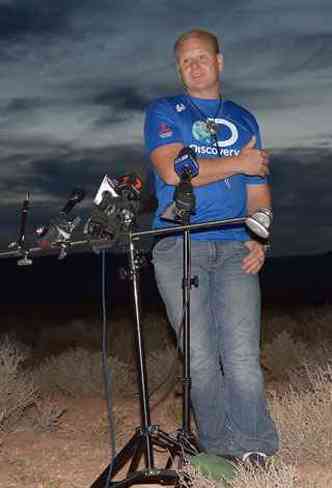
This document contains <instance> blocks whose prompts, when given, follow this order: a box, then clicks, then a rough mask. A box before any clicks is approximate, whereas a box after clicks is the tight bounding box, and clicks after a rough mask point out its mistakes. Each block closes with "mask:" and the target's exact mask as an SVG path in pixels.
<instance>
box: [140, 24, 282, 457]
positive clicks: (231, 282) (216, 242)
mask: <svg viewBox="0 0 332 488" xmlns="http://www.w3.org/2000/svg"><path fill="white" fill-rule="evenodd" d="M175 56H176V63H177V69H178V73H179V76H180V78H181V81H182V83H183V85H184V88H185V93H184V94H182V95H179V96H175V97H168V98H163V99H159V100H157V101H155V102H154V103H152V104H151V105H150V106H149V107H148V109H147V113H146V123H145V141H146V147H147V150H148V152H149V156H150V159H151V161H152V164H153V169H154V173H155V187H156V194H157V198H158V202H159V206H158V209H157V211H156V215H155V220H154V227H157V228H158V227H163V226H169V225H170V224H169V223H167V222H166V221H163V219H162V218H161V215H162V214H163V212H164V211H165V209H166V208H167V207H168V206H169V205H170V204H171V203H172V201H173V196H174V189H175V187H176V185H178V183H179V177H178V175H177V173H176V172H175V169H174V161H175V160H176V158H177V156H178V154H179V152H180V151H181V150H183V148H184V147H186V148H191V149H192V150H193V151H194V152H195V155H196V158H197V163H198V166H199V174H198V175H197V176H196V177H194V178H193V179H192V185H193V187H194V193H195V198H196V210H195V214H194V215H192V216H191V222H192V223H194V222H205V221H213V220H220V219H226V218H236V217H243V216H245V215H247V214H251V213H253V212H254V211H255V210H257V209H260V208H270V206H271V195H270V190H269V185H268V182H267V179H266V177H267V175H268V174H269V164H268V163H269V161H268V155H267V153H266V152H265V151H264V150H262V149H261V141H260V133H259V128H258V125H257V122H256V120H255V118H254V117H253V115H251V114H250V113H249V112H248V111H247V110H245V109H244V108H242V107H240V106H238V105H236V104H235V103H233V102H231V101H228V100H226V99H225V98H224V97H223V96H222V95H221V88H220V73H221V72H222V70H223V65H224V63H223V57H222V55H221V53H220V51H219V46H218V40H217V38H216V37H215V36H214V35H213V34H211V33H209V32H206V31H202V30H193V31H190V32H187V33H185V34H183V35H181V36H180V37H179V38H178V40H177V41H176V44H175ZM191 245H192V247H191V259H192V275H193V276H198V280H199V285H198V287H197V288H196V287H194V288H193V289H192V290H191V315H190V316H191V351H190V352H191V376H192V390H191V398H192V403H193V407H194V413H195V418H196V422H197V426H198V431H199V441H200V444H201V447H202V449H203V450H205V451H206V452H209V453H214V454H219V455H223V456H231V457H232V458H233V457H235V458H236V459H239V460H242V461H247V462H252V463H255V464H264V462H265V459H266V457H267V456H269V455H272V454H273V453H275V452H276V450H277V448H278V436H277V433H276V429H275V426H274V423H273V422H272V420H271V418H270V416H269V413H268V411H267V407H266V401H265V398H264V389H263V388H264V387H263V376H262V371H261V368H260V358H259V356H260V353H259V342H260V290H259V282H258V275H257V273H258V271H259V270H260V269H261V267H262V266H263V263H264V260H265V250H264V246H263V245H262V244H261V243H259V242H257V241H255V240H253V238H252V237H250V236H249V234H248V232H247V230H246V228H245V227H244V226H233V227H220V228H217V229H214V230H209V231H199V232H192V233H191ZM153 261H154V266H155V273H156V280H157V283H158V287H159V290H160V293H161V295H162V298H163V300H164V302H165V305H166V309H167V313H168V317H169V319H170V322H171V324H172V326H173V327H174V329H175V330H176V331H177V332H178V331H179V326H180V323H179V322H180V321H181V316H182V239H181V237H179V236H170V237H166V238H164V239H162V240H160V241H159V242H158V243H157V244H156V245H155V247H154V249H153Z"/></svg>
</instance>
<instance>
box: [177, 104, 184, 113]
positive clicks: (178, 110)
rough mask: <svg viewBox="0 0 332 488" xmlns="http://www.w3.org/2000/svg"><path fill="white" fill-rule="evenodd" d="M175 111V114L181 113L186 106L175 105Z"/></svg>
mask: <svg viewBox="0 0 332 488" xmlns="http://www.w3.org/2000/svg"><path fill="white" fill-rule="evenodd" d="M175 109H176V111H177V112H183V111H184V110H186V106H185V105H183V103H177V104H176V105H175Z"/></svg>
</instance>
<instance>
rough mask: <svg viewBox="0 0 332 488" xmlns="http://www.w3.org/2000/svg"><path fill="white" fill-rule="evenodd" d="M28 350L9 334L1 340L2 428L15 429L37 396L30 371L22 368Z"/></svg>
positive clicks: (0, 408)
mask: <svg viewBox="0 0 332 488" xmlns="http://www.w3.org/2000/svg"><path fill="white" fill-rule="evenodd" d="M26 358H27V351H26V350H25V349H24V348H23V347H22V346H20V345H19V344H18V343H16V342H15V341H14V340H13V339H10V338H9V336H5V337H4V338H2V339H1V341H0V370H1V375H0V430H5V431H8V430H13V429H14V428H15V427H16V425H17V423H18V421H19V420H20V418H21V417H22V415H23V413H24V411H25V409H26V408H27V407H29V406H30V405H32V404H33V403H34V402H35V401H36V398H37V388H36V386H35V384H34V382H33V380H32V377H31V375H30V373H29V372H27V371H24V370H23V369H22V364H23V362H24V361H25V360H26Z"/></svg>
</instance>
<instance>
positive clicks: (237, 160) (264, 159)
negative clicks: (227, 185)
mask: <svg viewBox="0 0 332 488" xmlns="http://www.w3.org/2000/svg"><path fill="white" fill-rule="evenodd" d="M255 144H256V139H255V137H252V139H251V140H250V141H249V142H248V144H247V145H246V146H244V147H243V148H242V150H241V151H240V154H239V155H238V156H234V157H227V158H213V159H205V158H198V164H199V175H198V176H196V177H195V178H193V180H192V184H193V185H194V186H202V185H207V184H209V183H213V182H215V181H218V180H224V179H225V178H229V177H230V176H233V175H235V174H240V173H242V174H246V175H250V176H262V177H264V176H267V175H268V174H269V167H268V162H269V161H268V155H267V153H266V152H265V151H263V150H260V149H255ZM183 147H184V146H183V144H179V143H171V144H165V145H163V146H159V147H157V148H156V149H155V150H154V151H152V153H151V155H150V157H151V160H152V162H153V165H154V166H155V168H156V170H157V171H158V173H159V175H160V177H161V179H162V180H164V181H165V183H167V184H168V185H177V184H178V182H179V178H178V176H177V174H176V173H175V171H174V160H175V158H176V157H177V155H178V154H179V151H180V150H181V149H182V148H183ZM257 186H258V185H257Z"/></svg>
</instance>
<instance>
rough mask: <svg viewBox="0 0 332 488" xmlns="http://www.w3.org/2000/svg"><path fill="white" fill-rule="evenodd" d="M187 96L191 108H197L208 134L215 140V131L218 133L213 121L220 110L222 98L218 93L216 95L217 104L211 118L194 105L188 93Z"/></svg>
mask: <svg viewBox="0 0 332 488" xmlns="http://www.w3.org/2000/svg"><path fill="white" fill-rule="evenodd" d="M188 98H189V101H190V103H191V105H192V106H193V108H195V109H196V110H197V112H199V114H200V115H201V116H202V117H203V118H204V119H205V125H206V128H207V130H208V132H209V134H210V136H212V137H213V138H214V139H215V140H216V138H217V133H218V126H217V124H216V123H215V118H216V117H217V115H218V113H219V112H220V110H221V107H222V104H223V99H222V98H221V95H220V94H219V97H218V98H219V104H218V107H217V110H216V113H215V114H214V117H212V118H211V117H209V116H207V115H206V114H205V113H204V112H203V110H201V109H200V108H199V107H198V105H196V103H195V102H194V101H193V99H192V98H191V97H190V96H189V95H188ZM217 145H218V144H217Z"/></svg>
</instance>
